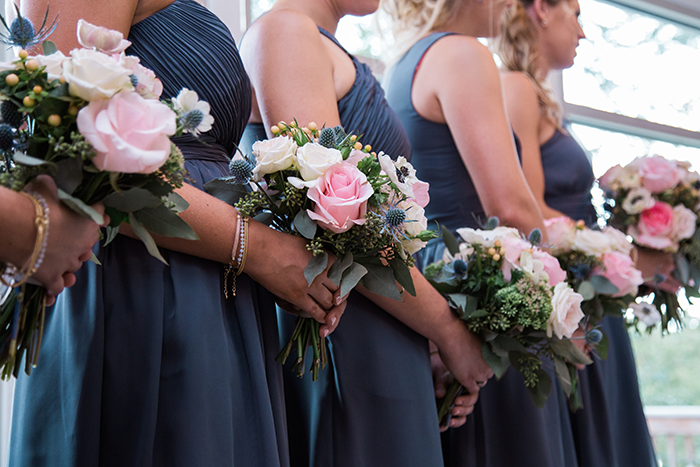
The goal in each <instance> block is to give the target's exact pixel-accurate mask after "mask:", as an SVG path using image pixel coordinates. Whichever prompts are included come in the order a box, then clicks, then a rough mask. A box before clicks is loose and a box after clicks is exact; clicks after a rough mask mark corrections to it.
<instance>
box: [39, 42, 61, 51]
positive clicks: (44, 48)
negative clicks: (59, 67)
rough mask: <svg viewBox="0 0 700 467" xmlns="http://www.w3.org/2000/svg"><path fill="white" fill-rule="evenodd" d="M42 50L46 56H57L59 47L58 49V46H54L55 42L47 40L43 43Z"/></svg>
mask: <svg viewBox="0 0 700 467" xmlns="http://www.w3.org/2000/svg"><path fill="white" fill-rule="evenodd" d="M41 50H42V52H44V55H51V54H55V53H56V52H57V51H58V47H56V44H54V43H53V42H51V41H49V40H46V41H44V42H42V44H41Z"/></svg>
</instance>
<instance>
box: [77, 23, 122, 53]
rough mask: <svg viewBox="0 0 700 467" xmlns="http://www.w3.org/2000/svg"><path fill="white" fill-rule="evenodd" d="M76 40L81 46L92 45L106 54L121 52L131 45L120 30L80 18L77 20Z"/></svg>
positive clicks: (91, 46)
mask: <svg viewBox="0 0 700 467" xmlns="http://www.w3.org/2000/svg"><path fill="white" fill-rule="evenodd" d="M78 42H79V43H80V45H82V46H83V47H87V48H88V49H91V48H93V47H94V48H96V49H98V50H100V51H101V52H104V53H106V54H118V53H121V52H123V51H124V50H126V48H127V47H129V46H130V45H131V42H129V41H127V40H125V39H124V35H123V34H122V33H121V32H119V31H113V30H111V29H107V28H104V27H102V26H95V25H94V24H90V23H88V22H87V21H85V20H82V19H81V20H78Z"/></svg>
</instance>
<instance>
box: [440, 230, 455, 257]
mask: <svg viewBox="0 0 700 467" xmlns="http://www.w3.org/2000/svg"><path fill="white" fill-rule="evenodd" d="M441 230H442V241H443V242H445V247H447V251H449V252H450V254H451V255H452V256H454V255H456V254H457V253H459V241H458V240H457V237H455V236H454V234H453V233H452V231H451V230H450V229H448V228H447V227H445V226H444V225H443V226H442V227H441Z"/></svg>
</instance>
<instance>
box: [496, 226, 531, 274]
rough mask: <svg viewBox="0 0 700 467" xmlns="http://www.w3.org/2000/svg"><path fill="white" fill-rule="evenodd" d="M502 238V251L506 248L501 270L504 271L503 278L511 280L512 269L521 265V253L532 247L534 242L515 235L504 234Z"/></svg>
mask: <svg viewBox="0 0 700 467" xmlns="http://www.w3.org/2000/svg"><path fill="white" fill-rule="evenodd" d="M500 240H501V247H502V249H501V252H503V250H505V254H504V259H503V263H502V264H501V271H503V278H504V279H505V280H506V281H509V280H510V278H511V271H512V270H513V269H516V268H519V267H520V255H522V253H523V251H525V250H529V249H530V248H532V244H531V243H530V242H528V241H527V240H524V239H522V238H520V237H515V236H504V237H503V238H500Z"/></svg>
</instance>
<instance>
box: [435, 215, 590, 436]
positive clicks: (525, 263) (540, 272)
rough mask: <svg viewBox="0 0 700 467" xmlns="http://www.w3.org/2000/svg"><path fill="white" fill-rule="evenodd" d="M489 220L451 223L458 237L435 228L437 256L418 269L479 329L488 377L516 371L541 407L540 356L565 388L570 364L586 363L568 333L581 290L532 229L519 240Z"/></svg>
mask: <svg viewBox="0 0 700 467" xmlns="http://www.w3.org/2000/svg"><path fill="white" fill-rule="evenodd" d="M497 225H498V222H497V221H496V220H495V219H494V218H492V219H491V220H490V221H489V223H488V224H487V226H488V227H490V228H491V230H474V229H470V228H463V229H458V230H457V233H458V234H459V235H460V237H461V238H462V240H463V241H462V243H458V241H457V240H456V239H455V237H454V236H453V235H452V233H451V232H449V230H446V229H443V238H444V239H445V245H446V247H447V248H446V250H445V254H444V257H443V259H442V260H440V261H438V262H435V263H432V264H430V265H428V266H427V267H426V268H425V271H424V274H425V277H426V279H428V281H429V282H430V283H431V284H432V285H433V286H434V287H435V288H436V289H437V290H438V291H439V292H440V293H442V294H443V295H444V296H445V297H446V298H447V300H448V302H449V303H450V305H451V306H452V308H453V309H454V310H455V311H456V312H457V314H458V315H459V317H460V318H461V319H463V320H464V321H465V323H466V325H467V326H468V327H469V329H470V330H471V331H472V332H474V333H475V334H478V335H480V336H481V337H482V339H483V343H482V347H481V350H482V356H483V357H484V360H485V361H486V363H488V365H489V366H490V367H491V369H492V370H493V373H494V375H495V376H496V378H499V379H500V378H501V377H502V376H503V375H504V374H505V372H506V370H507V369H508V367H510V366H511V365H512V366H513V367H514V368H515V369H517V370H518V371H519V372H520V373H521V374H522V376H523V378H524V380H525V386H526V387H527V389H528V391H529V393H530V396H531V398H532V401H533V403H534V404H535V405H536V406H537V407H542V406H544V403H545V402H546V401H547V398H548V397H549V393H550V391H551V384H552V382H551V380H550V378H549V376H548V374H547V373H546V372H545V371H544V370H543V369H542V365H543V362H542V358H547V359H550V360H551V361H553V362H554V367H555V370H556V374H557V377H558V379H559V381H560V382H561V385H562V387H563V389H564V392H565V393H566V394H567V396H571V394H572V393H573V392H574V391H575V390H576V387H577V374H576V369H575V367H574V365H573V364H588V363H591V360H590V359H589V358H588V357H587V356H586V355H585V354H584V353H583V352H582V351H580V350H579V349H578V348H577V347H576V346H575V345H574V344H573V342H572V341H571V340H570V339H571V337H572V335H573V333H574V331H576V330H577V329H578V328H579V322H580V321H581V320H582V318H583V317H584V314H583V312H582V310H581V302H582V301H583V297H582V296H581V295H580V294H578V293H576V292H574V290H573V289H572V288H571V287H570V286H569V285H568V284H567V283H566V282H565V279H566V273H565V272H564V271H563V270H562V269H561V267H559V262H558V261H557V260H556V258H554V257H552V256H551V255H549V254H548V253H546V252H544V251H542V250H541V249H540V248H538V247H537V246H536V244H537V243H539V240H540V238H541V234H540V232H539V231H538V230H535V231H533V233H532V234H530V237H529V239H527V240H526V239H524V238H522V237H521V236H520V235H519V233H518V231H517V230H515V229H511V228H506V227H497ZM462 389H463V388H462V386H461V385H460V384H459V382H457V381H454V382H453V383H452V384H451V385H450V387H449V388H448V390H447V394H446V396H445V397H444V398H443V399H442V400H441V401H439V403H438V417H439V419H440V424H441V426H447V424H448V423H449V418H448V417H449V413H450V412H451V408H452V406H453V405H454V400H455V398H456V397H457V396H458V395H459V394H461V392H462Z"/></svg>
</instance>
